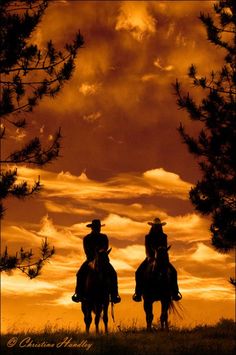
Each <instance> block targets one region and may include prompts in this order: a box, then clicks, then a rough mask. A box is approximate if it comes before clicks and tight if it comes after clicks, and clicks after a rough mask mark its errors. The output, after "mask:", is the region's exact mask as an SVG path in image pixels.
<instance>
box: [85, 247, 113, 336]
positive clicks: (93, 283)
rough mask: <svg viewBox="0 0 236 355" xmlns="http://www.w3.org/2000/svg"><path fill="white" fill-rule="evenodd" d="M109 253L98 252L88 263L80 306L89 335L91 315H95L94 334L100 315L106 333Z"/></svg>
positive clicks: (97, 329)
mask: <svg viewBox="0 0 236 355" xmlns="http://www.w3.org/2000/svg"><path fill="white" fill-rule="evenodd" d="M110 251H111V249H109V250H108V251H105V250H100V251H98V252H97V253H96V256H95V258H94V260H93V261H91V262H89V263H88V272H87V277H86V279H85V288H84V299H83V300H82V305H81V308H82V312H83V314H84V322H85V325H86V332H87V333H89V329H90V325H91V323H92V313H94V314H95V327H96V333H99V321H100V318H101V315H102V314H103V315H102V318H103V322H104V326H105V332H106V333H107V332H108V307H109V297H110V280H109V276H108V264H109V256H108V254H109V253H110Z"/></svg>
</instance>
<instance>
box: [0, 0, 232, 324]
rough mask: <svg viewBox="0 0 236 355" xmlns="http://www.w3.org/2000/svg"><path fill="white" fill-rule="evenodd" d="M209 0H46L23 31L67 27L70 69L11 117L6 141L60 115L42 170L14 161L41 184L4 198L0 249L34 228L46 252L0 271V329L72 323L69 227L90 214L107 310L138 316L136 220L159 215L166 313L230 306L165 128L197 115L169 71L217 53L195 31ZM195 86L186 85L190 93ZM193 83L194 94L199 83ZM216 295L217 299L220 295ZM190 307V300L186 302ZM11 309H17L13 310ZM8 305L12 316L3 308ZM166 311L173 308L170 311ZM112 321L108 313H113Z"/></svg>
mask: <svg viewBox="0 0 236 355" xmlns="http://www.w3.org/2000/svg"><path fill="white" fill-rule="evenodd" d="M212 5H213V2H212V1H204V2H202V1H174V2H173V1H69V0H65V1H61V2H58V1H51V2H50V4H49V7H48V9H47V10H46V12H45V15H44V17H43V18H42V22H41V23H40V26H38V28H37V30H36V32H35V33H34V34H33V36H32V39H31V40H32V41H36V43H37V44H38V45H40V46H44V45H45V41H46V40H48V39H52V40H53V41H54V42H55V43H56V45H57V46H58V47H59V46H62V47H63V45H64V43H66V41H68V40H71V38H73V34H74V33H75V32H76V31H77V30H79V29H80V31H81V33H82V34H83V36H84V39H85V45H84V47H83V48H82V49H80V50H79V54H78V59H77V62H76V68H75V71H74V74H73V76H72V79H71V80H70V81H69V82H68V83H67V84H66V85H65V86H64V88H63V90H62V91H61V92H60V93H59V95H58V96H57V97H56V98H55V99H49V98H47V99H44V100H43V101H42V102H41V103H40V105H39V106H38V107H36V109H35V110H34V111H33V113H30V114H28V119H29V127H28V128H27V130H26V131H25V132H24V131H22V130H20V129H16V130H12V132H10V133H11V137H10V139H8V142H6V146H5V147H4V152H5V153H7V152H8V151H9V150H10V149H11V146H12V145H13V143H14V144H19V145H22V144H24V142H26V141H27V140H29V138H30V135H31V132H32V135H34V134H37V135H40V137H42V139H43V140H44V141H45V142H46V144H48V143H50V139H51V137H52V134H54V132H55V131H56V130H57V128H58V127H61V129H62V136H63V141H62V150H61V157H59V158H58V160H57V161H55V162H53V163H52V164H50V165H47V166H46V167H45V168H44V169H43V170H41V169H39V168H33V167H32V166H20V167H17V171H18V175H19V180H20V181H28V182H30V183H32V184H33V183H34V181H36V180H37V179H38V176H40V181H41V183H42V185H43V189H42V191H41V192H40V193H39V194H38V195H36V196H34V197H32V198H29V199H27V200H24V201H19V200H15V199H14V200H13V199H9V200H7V202H6V206H5V207H6V209H7V210H6V214H5V217H4V220H3V222H2V250H4V248H5V246H6V245H7V246H8V250H9V253H11V254H15V253H16V251H17V250H19V248H20V247H21V246H23V247H24V248H25V249H27V250H28V249H30V248H33V251H34V252H35V254H36V255H37V253H38V250H39V248H40V245H41V242H42V239H43V238H45V237H47V240H48V242H49V243H50V245H51V246H55V250H56V253H55V255H54V256H53V257H52V258H51V259H50V262H48V263H46V264H45V266H44V268H43V269H42V273H41V275H40V276H39V277H37V278H36V279H33V280H29V279H28V278H27V277H26V276H25V275H24V274H22V273H21V272H20V271H18V272H14V274H13V275H10V276H9V275H7V274H5V273H4V274H3V275H2V276H1V284H2V285H1V286H2V305H3V306H2V312H3V319H2V330H3V331H7V330H8V329H9V328H11V327H13V328H14V326H15V327H16V324H15V323H17V327H18V328H21V329H26V328H30V327H37V324H36V321H35V319H37V317H39V315H40V314H41V318H40V321H39V323H38V326H39V327H43V326H44V325H45V324H46V323H47V322H48V321H50V322H52V323H53V322H54V323H55V321H56V319H57V318H60V320H59V321H58V324H62V325H63V324H70V325H71V326H73V325H76V323H78V324H79V326H81V327H83V322H82V313H81V311H80V305H77V304H74V303H73V302H72V301H71V296H72V295H73V293H74V289H75V275H76V272H77V270H78V268H79V267H80V265H81V264H82V262H83V261H84V260H85V255H84V251H83V237H84V236H85V235H86V234H88V233H89V231H90V229H89V228H87V227H86V225H87V224H88V223H90V222H91V220H92V219H94V218H99V219H101V221H102V223H104V224H105V226H104V227H103V228H102V232H103V233H105V234H107V235H108V237H109V242H110V247H112V251H111V253H110V261H111V263H112V265H113V266H114V268H115V269H116V271H117V273H118V280H119V291H120V294H121V298H122V303H121V304H120V305H116V308H115V309H116V314H117V323H116V324H119V322H120V323H121V322H122V320H123V322H124V323H125V322H126V323H129V322H131V321H132V320H134V319H136V318H137V319H138V324H139V325H143V324H144V314H143V309H142V304H141V303H139V304H136V303H134V302H133V301H132V294H133V292H134V287H135V279H134V275H135V271H136V269H137V267H138V266H139V264H140V263H141V262H142V261H143V259H144V258H145V248H144V240H145V235H146V234H147V233H148V231H149V228H150V226H149V225H148V222H149V221H152V220H153V219H154V218H155V217H159V218H160V219H161V220H163V221H165V222H166V223H167V224H166V226H165V227H164V232H165V233H166V234H167V235H168V243H169V245H171V249H170V252H169V255H170V261H171V262H172V263H173V265H174V266H175V268H176V269H177V271H178V278H179V288H180V291H181V293H182V295H183V301H181V302H182V304H183V307H184V312H185V317H184V318H183V320H182V323H181V321H179V324H180V325H193V324H197V323H202V322H203V323H204V322H205V323H206V322H207V323H213V322H215V321H217V320H218V319H219V318H221V317H228V318H233V317H234V297H235V295H234V289H233V286H232V285H231V284H230V283H229V282H228V280H229V277H230V276H233V275H234V270H235V263H234V255H233V253H229V254H219V253H218V252H217V251H216V250H215V249H213V247H212V246H211V243H210V231H209V228H210V219H209V218H208V217H203V216H201V215H199V214H198V213H197V212H196V211H195V210H194V208H193V206H192V205H191V203H190V201H189V198H188V193H189V190H190V189H191V187H192V186H193V185H194V184H195V183H196V182H197V180H198V179H199V177H200V176H201V173H200V171H199V170H198V167H197V162H196V161H195V160H194V158H193V156H192V155H190V154H189V153H188V151H187V148H186V146H185V145H184V144H182V142H181V139H180V136H179V134H178V132H177V128H178V126H179V122H180V121H181V122H182V123H184V124H185V125H186V126H187V127H189V130H190V131H191V132H193V134H194V132H197V130H198V128H199V126H198V127H197V126H196V127H195V124H194V123H193V122H191V121H190V120H189V118H188V115H187V113H186V112H183V111H180V110H178V108H177V105H176V97H175V96H174V95H173V88H172V85H171V84H173V83H174V82H175V80H176V78H178V79H179V80H180V81H182V82H183V83H184V85H186V88H187V89H188V90H193V93H194V88H193V87H192V85H191V83H190V82H189V79H188V78H187V71H188V67H189V66H190V65H191V64H192V63H195V64H196V65H197V66H198V67H199V71H200V72H201V73H202V74H203V75H206V74H207V73H210V72H211V71H212V69H217V68H218V67H220V63H221V58H222V57H223V54H224V53H223V54H222V53H221V52H220V51H218V50H217V49H214V50H212V45H211V44H210V43H209V42H208V41H207V39H206V34H205V31H204V28H203V26H202V24H201V23H200V21H199V20H198V16H199V13H200V11H202V12H206V13H208V12H212ZM198 94H199V93H198V91H197V90H196V97H197V95H198ZM199 95H200V94H199ZM224 304H225V306H224ZM198 308H199V312H198V311H197V310H198ZM21 314H22V316H20V315H21ZM17 319H21V321H17ZM172 321H173V323H174V322H175V319H173V320H172ZM115 326H116V325H114V327H115Z"/></svg>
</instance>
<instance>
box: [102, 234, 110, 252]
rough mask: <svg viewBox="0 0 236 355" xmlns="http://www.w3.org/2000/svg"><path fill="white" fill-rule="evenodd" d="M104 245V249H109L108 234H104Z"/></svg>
mask: <svg viewBox="0 0 236 355" xmlns="http://www.w3.org/2000/svg"><path fill="white" fill-rule="evenodd" d="M103 247H104V250H108V248H109V240H108V237H107V235H106V234H104V238H103Z"/></svg>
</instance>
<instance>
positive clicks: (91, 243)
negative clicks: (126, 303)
mask: <svg viewBox="0 0 236 355" xmlns="http://www.w3.org/2000/svg"><path fill="white" fill-rule="evenodd" d="M103 226H104V225H101V221H100V220H99V219H94V220H93V221H92V223H90V224H87V227H89V228H91V229H92V231H91V233H89V234H88V235H86V236H85V237H84V239H83V246H84V252H85V254H86V257H87V260H86V261H85V262H84V263H83V264H82V266H81V268H80V269H79V271H78V272H77V274H76V276H77V284H76V289H75V295H74V296H73V297H72V299H73V301H75V302H80V301H82V300H83V298H84V295H83V292H84V285H85V279H86V275H87V272H88V263H89V262H90V261H92V260H94V258H95V256H96V253H97V252H98V251H99V250H105V251H107V250H108V246H109V241H108V237H107V235H106V234H103V233H101V232H100V231H101V227H103ZM107 272H108V276H109V279H110V282H111V289H110V293H111V302H114V303H119V302H120V301H121V298H120V296H119V294H118V282H117V273H116V271H115V269H114V268H113V266H112V265H111V264H110V263H109V264H108V270H107Z"/></svg>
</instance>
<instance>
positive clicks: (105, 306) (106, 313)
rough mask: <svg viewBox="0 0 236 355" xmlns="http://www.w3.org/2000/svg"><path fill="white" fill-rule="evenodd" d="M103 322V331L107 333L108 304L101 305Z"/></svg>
mask: <svg viewBox="0 0 236 355" xmlns="http://www.w3.org/2000/svg"><path fill="white" fill-rule="evenodd" d="M103 323H104V326H105V333H108V304H105V305H104V307H103Z"/></svg>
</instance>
